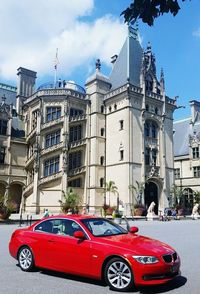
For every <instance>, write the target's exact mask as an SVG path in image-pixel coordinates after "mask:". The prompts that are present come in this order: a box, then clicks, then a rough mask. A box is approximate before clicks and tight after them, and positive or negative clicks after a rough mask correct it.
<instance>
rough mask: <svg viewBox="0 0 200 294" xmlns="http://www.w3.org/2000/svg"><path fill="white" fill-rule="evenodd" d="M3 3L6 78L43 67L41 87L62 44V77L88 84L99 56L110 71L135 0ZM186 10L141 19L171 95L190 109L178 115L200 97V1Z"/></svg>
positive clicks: (1, 50)
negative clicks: (148, 21)
mask: <svg viewBox="0 0 200 294" xmlns="http://www.w3.org/2000/svg"><path fill="white" fill-rule="evenodd" d="M3 2H4V3H1V7H0V25H1V28H3V35H2V36H1V47H0V81H1V82H4V83H9V84H12V85H16V83H17V82H16V69H17V68H18V67H20V66H23V67H26V68H29V69H33V70H35V71H37V73H38V74H37V76H38V81H37V85H38V86H39V85H40V84H41V83H44V82H48V81H52V80H53V75H54V72H53V60H54V58H55V53H56V48H58V58H59V64H58V76H59V77H61V78H62V79H66V80H73V81H75V82H76V83H78V84H80V85H82V86H84V83H85V80H86V79H87V77H88V75H90V74H92V72H93V71H94V63H95V59H96V58H100V59H101V61H102V71H103V73H104V74H107V75H108V74H109V72H110V70H111V66H110V57H111V56H112V55H114V54H117V53H119V50H120V48H121V47H122V45H123V42H124V41H125V38H126V33H127V29H126V25H124V24H123V17H120V13H121V11H122V10H124V9H125V8H126V7H127V6H129V4H130V2H131V1H130V0H109V1H108V0H73V1H69V0H49V1H46V0H35V1H32V0H20V1H18V0H7V1H3ZM181 6H182V9H181V11H180V13H179V14H178V15H177V16H176V17H173V16H171V15H166V16H163V17H160V18H159V19H158V20H156V21H155V24H154V26H153V27H149V26H147V25H145V24H143V23H142V22H141V21H140V22H139V31H140V36H141V40H142V47H144V48H145V47H146V45H147V42H148V41H150V42H151V45H152V51H153V52H154V53H155V57H156V64H157V76H158V77H159V75H160V69H161V67H163V68H164V73H165V84H166V93H167V95H168V96H170V97H175V96H177V95H178V96H179V99H178V101H177V103H178V105H185V106H186V108H185V109H179V110H177V111H176V112H175V114H174V118H175V119H181V118H184V117H188V116H190V107H189V101H190V100H193V99H195V100H199V98H200V94H199V79H200V13H199V11H200V1H199V0H192V1H186V2H184V3H181Z"/></svg>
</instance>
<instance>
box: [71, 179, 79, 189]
mask: <svg viewBox="0 0 200 294" xmlns="http://www.w3.org/2000/svg"><path fill="white" fill-rule="evenodd" d="M68 186H69V187H74V188H78V187H81V178H77V179H74V180H72V181H69V182H68Z"/></svg>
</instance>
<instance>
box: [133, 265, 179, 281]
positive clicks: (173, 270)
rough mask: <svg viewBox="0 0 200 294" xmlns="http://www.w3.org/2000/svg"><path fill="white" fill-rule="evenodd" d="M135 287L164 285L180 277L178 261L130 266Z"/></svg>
mask: <svg viewBox="0 0 200 294" xmlns="http://www.w3.org/2000/svg"><path fill="white" fill-rule="evenodd" d="M132 268H133V274H134V282H135V285H136V286H145V285H159V284H165V283H167V282H168V281H170V280H172V279H174V278H175V277H177V276H178V275H180V261H177V262H174V263H170V264H164V263H161V262H159V263H157V264H153V265H150V264H149V265H139V266H138V264H137V267H136V268H135V265H133V266H132Z"/></svg>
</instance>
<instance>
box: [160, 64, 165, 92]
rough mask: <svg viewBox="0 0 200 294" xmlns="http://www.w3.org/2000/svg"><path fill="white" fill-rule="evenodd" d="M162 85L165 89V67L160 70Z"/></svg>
mask: <svg viewBox="0 0 200 294" xmlns="http://www.w3.org/2000/svg"><path fill="white" fill-rule="evenodd" d="M160 85H161V87H162V89H163V90H164V89H165V77H164V70H163V68H161V71H160Z"/></svg>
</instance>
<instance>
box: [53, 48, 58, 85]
mask: <svg viewBox="0 0 200 294" xmlns="http://www.w3.org/2000/svg"><path fill="white" fill-rule="evenodd" d="M58 63H59V62H58V48H57V49H56V57H55V62H54V88H56V82H57V67H58Z"/></svg>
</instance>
